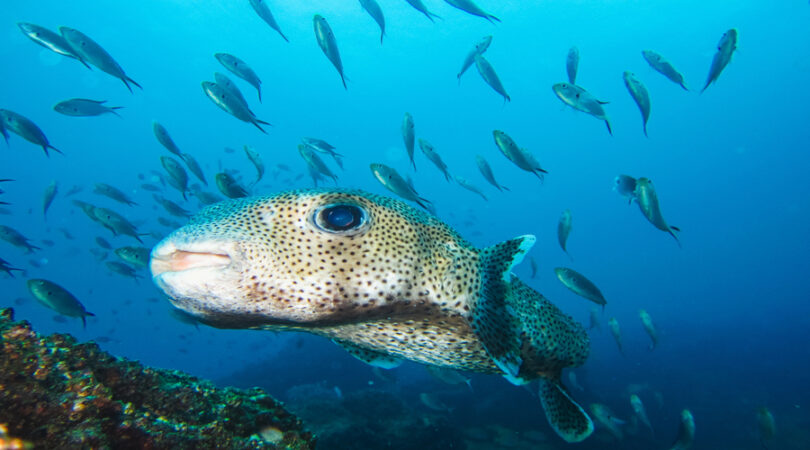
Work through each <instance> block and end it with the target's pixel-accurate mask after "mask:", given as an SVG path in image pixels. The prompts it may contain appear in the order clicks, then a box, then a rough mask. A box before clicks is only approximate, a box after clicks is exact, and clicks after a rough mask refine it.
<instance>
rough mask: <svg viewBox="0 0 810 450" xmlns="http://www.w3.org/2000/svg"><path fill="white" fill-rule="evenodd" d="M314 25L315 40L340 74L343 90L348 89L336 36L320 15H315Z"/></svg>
mask: <svg viewBox="0 0 810 450" xmlns="http://www.w3.org/2000/svg"><path fill="white" fill-rule="evenodd" d="M312 23H313V25H314V27H315V39H316V40H317V41H318V46H319V47H320V48H321V50H322V51H323V54H324V55H326V58H327V59H329V61H331V62H332V65H333V66H335V69H337V71H338V73H339V74H340V81H341V82H343V88H344V89H348V87H346V78H345V77H344V76H343V62H341V60H340V51H338V46H337V40H336V39H335V34H334V33H333V32H332V28H331V27H330V26H329V23H328V22H327V21H326V19H324V18H323V16H321V15H320V14H315V17H313V19H312Z"/></svg>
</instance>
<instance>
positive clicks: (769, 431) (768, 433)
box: [757, 406, 776, 449]
mask: <svg viewBox="0 0 810 450" xmlns="http://www.w3.org/2000/svg"><path fill="white" fill-rule="evenodd" d="M757 425H759V442H760V443H761V444H762V447H763V448H765V449H767V448H768V447H767V446H766V445H765V441H768V440H771V439H773V437H774V436H775V435H776V422H775V421H774V419H773V414H771V411H769V410H768V408H766V407H764V406H762V407H760V408H758V409H757Z"/></svg>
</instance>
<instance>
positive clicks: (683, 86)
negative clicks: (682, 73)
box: [678, 82, 689, 92]
mask: <svg viewBox="0 0 810 450" xmlns="http://www.w3.org/2000/svg"><path fill="white" fill-rule="evenodd" d="M678 84H680V86H681V87H682V88H683V90H684V91H686V92H689V88H688V87H686V84H684V83H683V82H680V83H678Z"/></svg>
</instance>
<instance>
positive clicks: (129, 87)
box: [121, 75, 134, 94]
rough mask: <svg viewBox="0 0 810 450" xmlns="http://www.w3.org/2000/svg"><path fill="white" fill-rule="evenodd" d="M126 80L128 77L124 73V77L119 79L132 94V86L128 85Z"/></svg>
mask: <svg viewBox="0 0 810 450" xmlns="http://www.w3.org/2000/svg"><path fill="white" fill-rule="evenodd" d="M128 80H129V79H128V78H127V76H126V75H124V78H121V81H122V82H123V83H124V86H126V87H127V89H129V93H130V94H132V93H133V92H132V86H130V85H129V81H128ZM133 83H134V82H133Z"/></svg>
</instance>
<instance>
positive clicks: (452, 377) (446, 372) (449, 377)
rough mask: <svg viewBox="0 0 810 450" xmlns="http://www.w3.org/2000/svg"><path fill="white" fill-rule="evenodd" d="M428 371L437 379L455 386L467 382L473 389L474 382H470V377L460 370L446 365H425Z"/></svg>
mask: <svg viewBox="0 0 810 450" xmlns="http://www.w3.org/2000/svg"><path fill="white" fill-rule="evenodd" d="M425 369H427V371H428V373H430V375H431V376H433V378H436V379H437V380H439V381H441V382H443V383H447V384H449V385H452V386H455V385H459V384H466V385H467V387H468V388H470V390H472V384H470V380H471V378H470V377H467V376H464V375H462V374H461V372H459V371H458V370H453V369H448V368H446V367H441V366H430V365H429V366H425Z"/></svg>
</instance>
